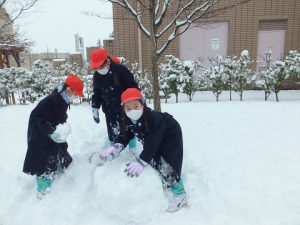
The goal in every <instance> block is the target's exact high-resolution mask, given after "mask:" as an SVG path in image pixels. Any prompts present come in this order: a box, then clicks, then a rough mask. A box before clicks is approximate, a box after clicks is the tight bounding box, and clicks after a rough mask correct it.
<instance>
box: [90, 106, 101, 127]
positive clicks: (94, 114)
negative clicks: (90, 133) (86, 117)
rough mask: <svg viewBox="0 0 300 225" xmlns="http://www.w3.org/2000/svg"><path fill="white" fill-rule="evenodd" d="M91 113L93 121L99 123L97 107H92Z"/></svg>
mask: <svg viewBox="0 0 300 225" xmlns="http://www.w3.org/2000/svg"><path fill="white" fill-rule="evenodd" d="M92 113H93V118H94V121H95V122H96V123H100V117H99V109H96V108H93V109H92Z"/></svg>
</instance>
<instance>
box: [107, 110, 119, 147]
mask: <svg viewBox="0 0 300 225" xmlns="http://www.w3.org/2000/svg"><path fill="white" fill-rule="evenodd" d="M105 119H106V126H107V134H108V139H109V141H110V142H112V143H115V140H116V139H117V137H118V136H119V135H120V125H121V115H120V113H119V112H113V113H105Z"/></svg>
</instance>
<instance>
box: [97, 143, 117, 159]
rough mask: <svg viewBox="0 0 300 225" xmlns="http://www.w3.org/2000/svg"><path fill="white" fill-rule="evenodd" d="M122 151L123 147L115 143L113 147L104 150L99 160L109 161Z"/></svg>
mask: <svg viewBox="0 0 300 225" xmlns="http://www.w3.org/2000/svg"><path fill="white" fill-rule="evenodd" d="M122 150H123V145H122V144H120V143H116V144H114V145H113V146H110V147H108V148H106V149H105V150H104V151H103V152H101V153H100V159H102V160H104V161H109V160H112V159H114V158H116V157H117V156H119V155H120V152H121V151H122Z"/></svg>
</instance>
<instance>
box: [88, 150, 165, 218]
mask: <svg viewBox="0 0 300 225" xmlns="http://www.w3.org/2000/svg"><path fill="white" fill-rule="evenodd" d="M129 155H130V153H129V152H128V151H125V152H122V153H121V155H120V156H119V157H118V158H116V159H114V160H113V161H110V162H108V163H106V164H105V165H104V166H101V167H98V168H97V170H96V171H95V176H94V184H95V186H96V187H97V196H95V197H96V198H97V199H98V201H99V204H101V206H100V207H101V208H102V210H103V211H104V212H105V213H107V214H109V215H111V216H117V217H119V218H120V219H121V220H128V219H129V218H130V219H131V220H133V221H140V222H141V223H146V222H147V221H148V220H150V218H152V215H153V214H154V213H155V212H157V211H160V210H161V211H163V210H164V208H166V207H167V204H168V202H167V201H166V199H165V198H164V194H163V190H162V184H161V180H160V178H159V176H158V175H157V174H156V171H155V170H154V169H153V168H152V167H151V166H147V167H146V168H145V169H144V171H143V172H142V173H141V174H140V175H139V176H138V177H128V176H127V175H126V173H124V170H125V168H126V164H127V163H128V162H131V161H132V160H133V158H132V159H130V158H128V157H129ZM141 209H142V210H141Z"/></svg>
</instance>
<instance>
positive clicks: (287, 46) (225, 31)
mask: <svg viewBox="0 0 300 225" xmlns="http://www.w3.org/2000/svg"><path fill="white" fill-rule="evenodd" d="M113 15H114V17H117V18H120V16H121V17H124V18H130V15H129V14H128V13H127V11H125V10H124V9H122V8H121V7H120V6H117V5H116V4H113ZM143 20H144V21H145V20H147V18H145V17H144V18H143ZM109 41H110V42H109V45H108V44H104V47H105V48H107V49H108V50H109V52H110V53H111V54H113V55H116V56H123V57H125V58H126V59H127V60H129V61H130V62H139V63H140V65H142V67H143V68H144V69H145V68H146V69H147V70H148V71H149V70H150V69H151V60H150V56H151V54H150V44H149V40H148V38H147V37H146V36H145V35H144V34H143V33H142V32H140V30H139V29H138V26H137V24H136V22H135V21H134V20H132V19H115V20H114V40H113V41H112V40H109ZM111 42H112V43H111ZM104 43H107V42H105V41H104ZM245 49H247V50H248V51H249V53H250V57H251V58H252V59H254V60H255V61H256V62H257V63H256V65H254V66H253V68H254V69H258V70H259V69H260V68H262V67H264V66H265V62H264V61H263V59H262V57H263V56H264V53H265V51H268V50H272V52H273V60H274V61H275V60H278V59H282V58H283V57H284V56H285V55H286V54H287V53H288V52H289V51H290V50H298V51H299V50H300V1H298V0H297V1H295V0H252V1H250V2H248V3H246V4H243V5H240V6H238V7H236V8H233V9H231V10H229V11H227V12H226V13H224V14H223V15H220V16H217V17H214V18H210V19H205V20H202V21H201V23H197V24H194V25H193V26H192V29H189V30H187V31H186V32H185V33H184V34H182V35H181V36H179V37H177V38H176V39H175V40H174V41H173V43H172V44H170V45H169V47H168V48H167V49H166V51H165V52H164V55H166V54H173V55H175V56H177V57H179V58H181V59H183V60H192V59H197V58H199V57H200V58H202V59H203V60H204V62H205V63H206V64H208V60H207V59H208V57H211V56H215V55H216V54H221V55H223V56H228V55H237V56H239V55H240V53H241V51H242V50H245ZM161 60H162V59H161ZM296 87H297V86H295V80H289V81H288V82H286V83H285V85H284V88H296Z"/></svg>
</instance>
